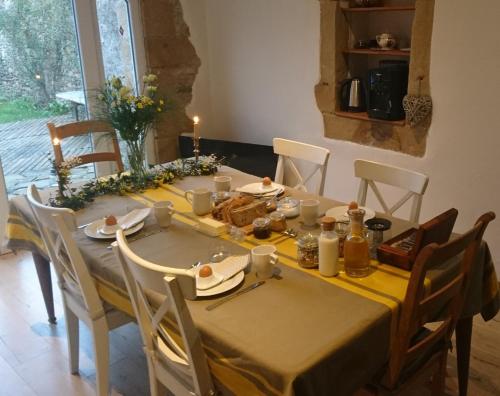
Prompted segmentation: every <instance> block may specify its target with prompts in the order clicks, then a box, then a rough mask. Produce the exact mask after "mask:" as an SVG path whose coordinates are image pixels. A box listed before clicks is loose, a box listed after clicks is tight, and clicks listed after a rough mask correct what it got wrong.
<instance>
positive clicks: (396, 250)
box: [377, 208, 458, 271]
mask: <svg viewBox="0 0 500 396" xmlns="http://www.w3.org/2000/svg"><path fill="white" fill-rule="evenodd" d="M457 215H458V211H457V210H456V209H454V208H452V209H450V210H447V211H446V212H444V213H441V214H440V215H439V216H436V217H434V218H433V219H431V220H429V221H428V222H426V223H424V224H422V225H421V226H420V227H419V228H418V229H417V228H411V229H409V230H407V231H405V232H403V233H401V234H399V235H397V236H395V237H394V238H391V239H389V240H387V241H386V242H384V243H383V244H382V245H380V246H379V247H378V248H377V258H378V261H379V262H381V263H384V264H389V265H393V266H395V267H399V268H403V269H405V270H409V271H410V270H411V269H412V267H413V263H414V262H415V259H416V258H417V255H418V253H419V252H420V250H422V249H423V248H424V246H426V245H428V244H430V243H437V244H442V243H445V242H447V241H448V240H449V239H450V235H451V232H452V230H453V226H454V225H455V220H456V219H457Z"/></svg>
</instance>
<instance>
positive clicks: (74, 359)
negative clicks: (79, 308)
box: [64, 306, 80, 374]
mask: <svg viewBox="0 0 500 396" xmlns="http://www.w3.org/2000/svg"><path fill="white" fill-rule="evenodd" d="M64 318H65V320H66V333H67V337H68V352H69V369H70V371H71V374H78V369H79V358H80V330H79V320H78V316H76V315H75V314H74V313H73V311H71V310H70V309H69V308H68V307H66V306H65V307H64Z"/></svg>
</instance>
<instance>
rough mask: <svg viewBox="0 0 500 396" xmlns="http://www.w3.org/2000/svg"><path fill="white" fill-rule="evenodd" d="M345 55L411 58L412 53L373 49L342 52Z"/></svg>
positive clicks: (354, 49)
mask: <svg viewBox="0 0 500 396" xmlns="http://www.w3.org/2000/svg"><path fill="white" fill-rule="evenodd" d="M342 52H343V53H344V54H356V55H375V56H406V57H408V56H410V51H401V50H387V51H384V50H372V49H368V48H367V49H357V48H350V49H346V50H343V51H342Z"/></svg>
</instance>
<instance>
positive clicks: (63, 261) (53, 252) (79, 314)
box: [28, 184, 132, 396]
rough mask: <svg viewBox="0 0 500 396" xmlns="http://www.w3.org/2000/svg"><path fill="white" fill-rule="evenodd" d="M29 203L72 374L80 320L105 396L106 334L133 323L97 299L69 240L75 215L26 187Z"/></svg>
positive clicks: (99, 387)
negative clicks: (55, 290) (54, 283)
mask: <svg viewBox="0 0 500 396" xmlns="http://www.w3.org/2000/svg"><path fill="white" fill-rule="evenodd" d="M28 201H29V203H30V205H31V208H32V210H33V213H34V217H35V221H36V224H37V226H38V228H39V230H40V232H41V234H42V239H43V241H44V242H45V245H46V248H47V251H48V253H49V257H50V260H51V261H52V263H53V264H54V268H55V270H56V274H57V278H58V283H59V287H60V289H61V293H62V299H63V304H64V315H65V319H66V330H67V333H68V349H69V360H70V370H71V373H72V374H76V373H78V368H79V328H78V325H79V320H81V321H83V322H84V323H85V324H86V325H87V326H88V327H89V328H90V330H91V332H92V336H93V341H94V356H95V357H94V360H95V366H96V383H97V394H98V395H100V396H104V395H107V394H108V369H109V341H108V332H109V331H110V330H112V329H115V328H117V327H119V326H122V325H124V324H126V323H128V322H130V321H132V318H131V317H129V316H128V315H126V314H124V313H122V312H121V311H118V310H116V309H114V308H113V307H112V306H110V305H108V304H106V303H104V302H103V301H102V300H101V299H100V297H99V294H98V293H97V290H96V288H95V285H94V281H93V279H92V277H91V275H90V273H89V271H88V268H87V264H86V263H85V261H84V260H83V257H82V255H81V253H80V250H79V249H78V247H77V245H76V243H75V241H74V239H73V237H72V236H71V232H73V231H76V222H75V216H74V212H73V211H72V210H71V209H66V208H52V207H49V206H45V205H43V204H42V200H41V199H40V195H39V193H38V190H37V189H36V187H35V185H34V184H32V185H31V186H29V187H28Z"/></svg>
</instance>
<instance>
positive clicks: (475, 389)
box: [0, 253, 500, 396]
mask: <svg viewBox="0 0 500 396" xmlns="http://www.w3.org/2000/svg"><path fill="white" fill-rule="evenodd" d="M54 287H55V293H54V294H55V298H56V315H57V317H58V324H57V325H56V326H51V325H49V324H48V322H47V314H46V312H45V307H44V304H43V299H42V295H41V292H40V288H39V286H38V278H37V276H36V272H35V269H34V265H33V263H32V261H31V256H30V255H29V254H27V253H23V254H19V255H17V256H14V255H12V254H11V255H5V256H0V396H7V395H8V396H11V395H12V396H13V395H16V396H22V395H47V396H49V395H50V396H52V395H94V394H95V371H94V365H93V360H92V359H93V358H92V340H91V337H90V334H89V332H88V331H87V329H86V327H85V326H80V332H81V338H82V342H81V345H80V350H81V351H80V375H79V376H78V375H71V374H70V373H69V364H68V354H67V347H66V331H65V328H64V318H63V317H62V307H61V300H60V297H59V293H58V290H57V285H56V284H54ZM110 343H111V370H110V376H111V386H112V394H114V395H118V394H122V395H134V396H141V395H148V394H149V387H148V380H147V367H146V361H145V358H144V355H143V352H142V349H141V341H140V335H139V331H138V329H137V326H136V325H135V324H129V325H127V326H125V327H122V328H120V329H117V330H115V331H113V332H111V339H110ZM448 375H449V378H447V384H446V385H447V392H446V394H447V395H457V394H458V392H457V381H456V361H455V356H454V355H453V356H450V359H449V367H448ZM470 375H471V378H470V385H469V395H471V396H483V395H484V396H493V395H496V396H498V395H500V316H497V317H496V318H495V319H494V320H492V321H490V322H488V323H484V322H483V321H482V319H480V318H478V319H477V320H476V321H475V323H474V333H473V345H472V358H471V372H470ZM425 394H428V392H427V391H426V389H425V388H422V389H412V390H411V391H410V392H409V393H408V395H425Z"/></svg>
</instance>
